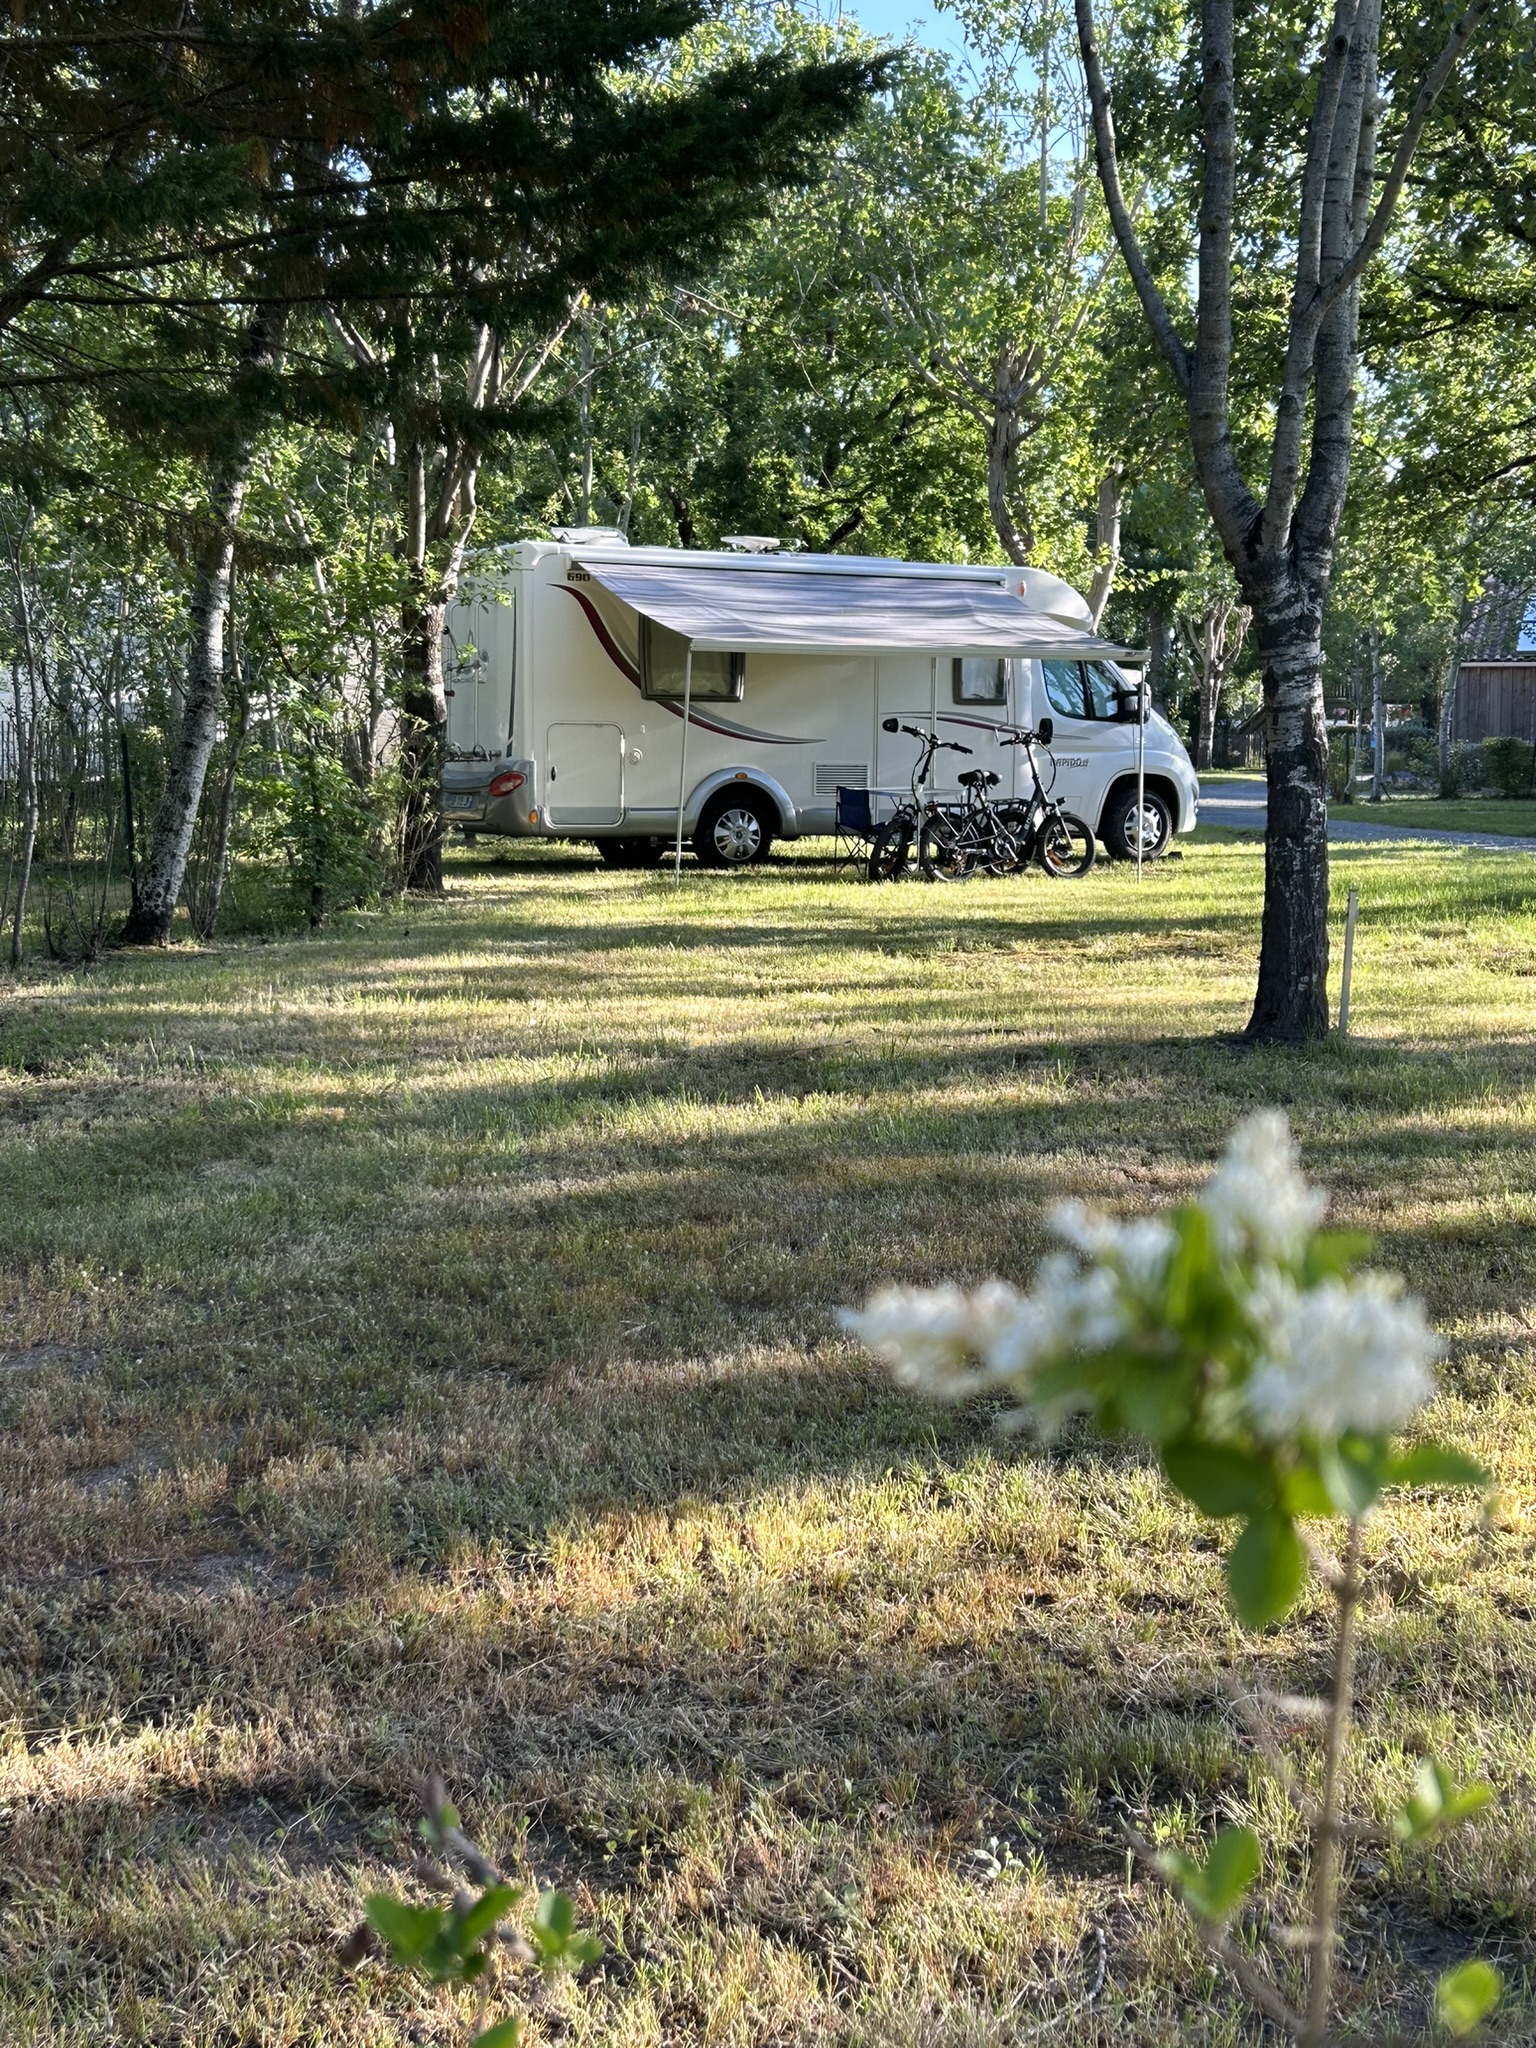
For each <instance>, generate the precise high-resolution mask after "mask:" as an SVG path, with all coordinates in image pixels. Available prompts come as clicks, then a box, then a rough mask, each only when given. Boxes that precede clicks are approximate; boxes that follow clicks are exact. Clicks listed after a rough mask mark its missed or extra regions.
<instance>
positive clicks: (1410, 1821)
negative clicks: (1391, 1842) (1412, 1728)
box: [1392, 1757, 1493, 1842]
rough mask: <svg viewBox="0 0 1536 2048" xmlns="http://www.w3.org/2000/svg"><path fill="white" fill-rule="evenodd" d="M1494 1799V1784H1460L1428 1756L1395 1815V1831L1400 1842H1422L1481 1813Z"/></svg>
mask: <svg viewBox="0 0 1536 2048" xmlns="http://www.w3.org/2000/svg"><path fill="white" fill-rule="evenodd" d="M1492 1798H1493V1787H1492V1786H1491V1785H1483V1784H1474V1785H1458V1784H1457V1783H1456V1781H1455V1779H1454V1778H1453V1777H1452V1776H1451V1774H1450V1773H1449V1771H1447V1770H1446V1769H1445V1767H1444V1766H1443V1765H1442V1764H1440V1763H1438V1762H1436V1760H1435V1759H1434V1758H1433V1757H1426V1758H1425V1759H1424V1761H1423V1763H1421V1764H1420V1766H1419V1775H1418V1781H1417V1783H1416V1785H1415V1786H1414V1790H1413V1792H1412V1794H1411V1795H1410V1796H1409V1798H1408V1799H1406V1800H1405V1801H1404V1802H1403V1804H1402V1806H1400V1807H1399V1808H1398V1810H1397V1812H1396V1813H1395V1814H1394V1815H1393V1816H1392V1831H1393V1833H1394V1834H1395V1835H1396V1836H1397V1837H1398V1839H1399V1840H1400V1841H1404V1842H1421V1841H1423V1840H1424V1839H1425V1838H1426V1837H1427V1836H1429V1835H1433V1834H1435V1833H1437V1832H1438V1831H1439V1830H1440V1829H1441V1828H1445V1827H1450V1826H1451V1825H1452V1824H1453V1823H1454V1822H1456V1821H1459V1820H1466V1819H1468V1818H1470V1816H1471V1815H1472V1814H1474V1813H1481V1812H1482V1810H1483V1808H1484V1807H1485V1806H1486V1805H1487V1804H1488V1803H1489V1801H1490V1800H1491V1799H1492Z"/></svg>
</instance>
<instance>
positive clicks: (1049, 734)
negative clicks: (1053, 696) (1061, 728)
mask: <svg viewBox="0 0 1536 2048" xmlns="http://www.w3.org/2000/svg"><path fill="white" fill-rule="evenodd" d="M1035 730H1036V731H1037V732H1038V733H1039V735H1040V744H1041V746H1042V747H1048V746H1049V745H1050V744H1051V740H1052V738H1053V737H1054V736H1055V732H1056V721H1055V719H1054V718H1042V719H1041V721H1040V723H1039V725H1038V726H1036V728H1035Z"/></svg>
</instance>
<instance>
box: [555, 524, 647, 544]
mask: <svg viewBox="0 0 1536 2048" xmlns="http://www.w3.org/2000/svg"><path fill="white" fill-rule="evenodd" d="M549 530H550V532H551V533H552V534H553V535H554V536H555V539H556V540H560V541H565V542H566V543H567V544H568V545H569V546H571V547H577V548H595V547H605V548H627V547H628V546H629V536H628V535H627V534H623V533H620V531H619V529H618V528H617V527H616V526H552V527H551V528H550V529H549Z"/></svg>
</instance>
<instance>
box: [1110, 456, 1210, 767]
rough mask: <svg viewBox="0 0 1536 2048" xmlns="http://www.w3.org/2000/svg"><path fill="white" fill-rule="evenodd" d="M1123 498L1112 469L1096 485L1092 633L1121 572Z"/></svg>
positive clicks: (1121, 481) (1118, 479) (1114, 471)
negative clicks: (1096, 517)
mask: <svg viewBox="0 0 1536 2048" xmlns="http://www.w3.org/2000/svg"><path fill="white" fill-rule="evenodd" d="M1122 496H1123V480H1122V478H1121V476H1120V472H1119V471H1118V470H1115V469H1112V470H1110V471H1108V472H1107V474H1106V475H1105V477H1104V480H1103V482H1102V483H1101V484H1100V485H1099V504H1098V522H1097V531H1096V533H1095V535H1094V554H1095V557H1096V560H1095V564H1094V571H1093V582H1092V583H1091V584H1090V585H1089V588H1088V609H1089V611H1091V612H1092V613H1093V625H1094V631H1095V632H1097V631H1098V627H1099V622H1100V620H1101V619H1102V618H1103V617H1104V607H1105V605H1107V604H1108V603H1109V594H1110V592H1111V591H1112V590H1113V589H1114V587H1115V577H1116V576H1117V575H1118V574H1119V571H1120V506H1121V501H1122ZM1207 765H1209V764H1207Z"/></svg>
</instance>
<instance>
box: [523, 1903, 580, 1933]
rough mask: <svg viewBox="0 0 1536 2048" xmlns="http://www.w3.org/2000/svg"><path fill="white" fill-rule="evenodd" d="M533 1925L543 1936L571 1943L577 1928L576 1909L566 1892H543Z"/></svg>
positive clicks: (535, 1910)
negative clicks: (546, 1935) (551, 1936)
mask: <svg viewBox="0 0 1536 2048" xmlns="http://www.w3.org/2000/svg"><path fill="white" fill-rule="evenodd" d="M533 1924H534V1926H535V1927H536V1928H537V1929H538V1930H539V1932H540V1933H541V1934H548V1935H553V1936H554V1937H555V1939H556V1940H557V1941H560V1942H566V1941H569V1940H570V1938H571V1935H572V1933H573V1932H574V1930H575V1926H576V1908H575V1907H574V1906H573V1905H572V1904H571V1902H570V1900H569V1899H568V1898H567V1897H566V1895H565V1893H564V1892H541V1893H540V1894H539V1903H538V1905H537V1907H536V1908H535V1909H534V1915H533Z"/></svg>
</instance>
